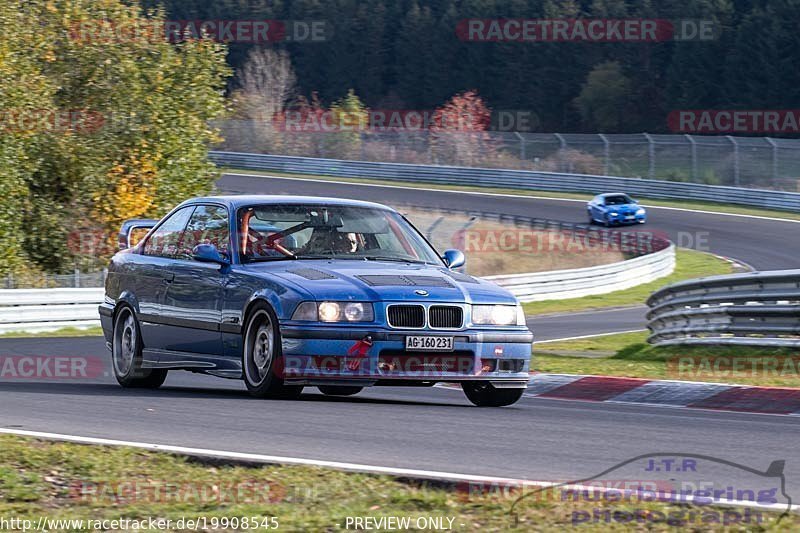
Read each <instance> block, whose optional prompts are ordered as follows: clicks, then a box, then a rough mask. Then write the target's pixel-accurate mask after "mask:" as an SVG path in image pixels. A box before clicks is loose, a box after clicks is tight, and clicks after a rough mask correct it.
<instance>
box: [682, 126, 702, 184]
mask: <svg viewBox="0 0 800 533" xmlns="http://www.w3.org/2000/svg"><path fill="white" fill-rule="evenodd" d="M684 137H686V139H687V140H688V141H689V144H690V146H691V153H692V180H699V178H700V176H698V175H697V142H696V141H695V140H694V137H692V136H691V135H689V134H688V133H687V134H686V135H684Z"/></svg>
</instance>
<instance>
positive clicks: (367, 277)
mask: <svg viewBox="0 0 800 533" xmlns="http://www.w3.org/2000/svg"><path fill="white" fill-rule="evenodd" d="M142 228H145V229H149V231H148V232H147V234H146V236H145V237H144V238H143V239H142V240H141V241H140V242H138V243H137V244H136V245H135V246H132V247H127V246H128V244H129V239H130V234H131V232H132V231H134V230H135V229H142ZM120 242H121V244H122V247H124V248H125V249H123V250H121V251H120V252H118V253H117V254H116V255H115V256H114V257H113V259H112V260H111V264H110V266H109V269H108V278H107V281H106V289H105V301H104V303H103V304H102V305H101V306H100V309H99V311H100V317H101V322H102V326H103V332H104V335H105V338H106V342H107V344H108V346H109V348H110V350H111V354H112V363H113V370H114V374H115V376H116V379H117V381H118V382H119V383H120V385H122V386H123V387H143V388H156V387H159V386H160V385H161V384H162V383H163V382H164V380H165V378H166V376H167V372H168V371H169V370H189V371H192V372H202V373H206V374H211V375H215V376H220V377H226V378H234V379H243V380H244V382H245V385H246V386H247V389H248V390H249V391H250V393H251V394H252V395H254V396H257V397H282V398H287V397H288V398H292V397H297V396H298V395H299V394H300V392H301V391H302V389H303V387H304V386H306V385H309V386H316V387H318V388H319V389H320V390H321V391H322V392H323V393H324V394H330V395H345V396H346V395H352V394H356V393H358V392H359V391H361V389H362V388H363V387H368V386H374V385H390V386H431V385H433V384H435V383H440V382H447V383H458V384H460V385H461V387H462V389H463V390H464V393H465V394H466V396H467V398H468V399H469V400H470V401H471V402H472V403H474V404H475V405H479V406H503V405H510V404H512V403H514V402H516V401H517V400H518V399H519V398H520V397H521V395H522V393H523V391H524V390H525V387H526V386H527V384H528V380H529V374H528V372H529V366H530V356H531V343H532V341H533V335H532V333H531V332H530V331H529V330H528V328H527V327H526V325H525V316H524V314H523V312H522V308H521V306H520V305H519V303H518V302H517V300H516V299H515V298H514V296H513V295H511V294H510V293H509V292H508V291H506V290H504V289H502V288H501V287H498V286H497V285H494V284H493V283H490V282H488V281H485V280H481V279H478V278H475V277H472V276H469V275H466V274H463V273H460V272H457V271H456V270H454V269H456V268H458V267H459V266H461V265H463V263H464V255H463V254H462V253H461V252H460V251H458V250H447V251H445V252H444V254H443V255H442V256H440V255H439V254H438V253H437V252H436V251H435V250H434V249H433V247H432V246H431V245H430V243H428V242H427V241H426V240H425V238H424V237H423V236H422V235H421V234H420V232H419V231H417V230H416V229H415V228H414V226H413V225H412V224H411V223H410V222H409V221H408V220H407V219H406V218H405V217H403V216H402V215H401V214H399V213H397V212H396V211H394V210H393V209H391V208H389V207H386V206H383V205H380V204H375V203H368V202H360V201H353V200H340V199H330V198H314V197H307V198H304V197H294V196H223V197H207V198H195V199H192V200H188V201H186V202H184V203H182V204H180V205H179V206H177V207H176V208H175V209H173V210H172V211H171V212H170V213H169V214H168V215H167V216H165V217H164V218H163V219H162V220H160V221H148V220H135V221H130V222H128V223H126V224H124V225H123V227H122V232H121V234H120Z"/></svg>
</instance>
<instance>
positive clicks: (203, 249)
mask: <svg viewBox="0 0 800 533" xmlns="http://www.w3.org/2000/svg"><path fill="white" fill-rule="evenodd" d="M192 257H193V258H194V260H195V261H199V262H201V263H216V264H218V265H229V264H230V262H229V261H228V260H227V259H225V258H224V257H222V254H220V253H219V250H217V247H216V246H214V245H213V244H198V245H197V246H195V247H194V249H193V250H192Z"/></svg>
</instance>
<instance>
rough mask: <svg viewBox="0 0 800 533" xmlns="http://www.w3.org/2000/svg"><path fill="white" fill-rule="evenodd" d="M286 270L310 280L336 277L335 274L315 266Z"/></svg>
mask: <svg viewBox="0 0 800 533" xmlns="http://www.w3.org/2000/svg"><path fill="white" fill-rule="evenodd" d="M286 272H288V273H290V274H294V275H295V276H300V277H301V278H306V279H310V280H321V279H336V276H334V275H333V274H328V273H327V272H323V271H322V270H317V269H316V268H295V269H293V270H287V271H286Z"/></svg>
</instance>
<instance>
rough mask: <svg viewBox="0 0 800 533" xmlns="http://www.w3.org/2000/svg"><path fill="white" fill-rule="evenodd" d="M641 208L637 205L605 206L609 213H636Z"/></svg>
mask: <svg viewBox="0 0 800 533" xmlns="http://www.w3.org/2000/svg"><path fill="white" fill-rule="evenodd" d="M640 207H641V206H640V205H639V204H619V205H607V206H606V209H608V210H609V211H636V210H637V209H639V208H640Z"/></svg>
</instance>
